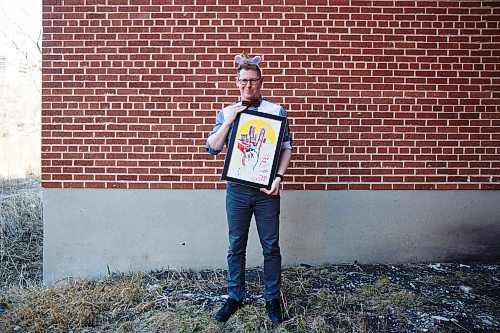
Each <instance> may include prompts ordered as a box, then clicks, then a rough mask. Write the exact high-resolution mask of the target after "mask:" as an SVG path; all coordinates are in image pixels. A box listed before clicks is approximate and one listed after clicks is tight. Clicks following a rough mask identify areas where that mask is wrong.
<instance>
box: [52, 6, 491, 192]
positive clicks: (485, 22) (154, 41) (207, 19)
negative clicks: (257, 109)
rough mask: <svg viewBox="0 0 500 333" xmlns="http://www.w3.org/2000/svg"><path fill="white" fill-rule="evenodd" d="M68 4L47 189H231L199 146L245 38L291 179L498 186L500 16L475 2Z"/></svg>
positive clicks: (57, 61) (58, 10)
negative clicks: (275, 118) (288, 140)
mask: <svg viewBox="0 0 500 333" xmlns="http://www.w3.org/2000/svg"><path fill="white" fill-rule="evenodd" d="M72 3H73V2H67V3H66V2H64V3H63V2H61V1H55V0H54V1H50V0H45V3H44V7H43V8H44V9H43V11H44V13H43V24H44V27H45V28H44V38H43V40H44V41H43V45H44V55H43V63H42V64H43V67H44V72H43V76H42V80H43V83H42V114H43V118H42V138H43V140H42V144H43V147H42V150H43V155H42V158H43V160H42V165H43V169H42V179H43V182H44V183H43V185H44V186H46V187H88V188H96V187H100V188H137V189H142V188H164V189H174V188H188V189H204V188H208V189H223V188H225V184H224V182H222V181H221V180H220V172H221V168H222V165H223V159H224V154H222V155H220V156H217V157H212V156H210V155H208V154H206V152H205V151H204V143H205V140H206V136H207V134H208V132H209V131H210V130H211V128H212V125H213V122H214V118H215V115H216V113H217V111H218V110H220V109H221V108H222V107H224V106H226V105H227V104H229V103H232V102H234V100H236V99H237V98H238V97H237V91H235V84H234V79H233V77H234V63H233V61H232V57H233V56H232V54H235V53H236V52H241V51H242V50H241V48H247V51H249V52H250V53H261V54H262V55H263V56H264V63H263V67H264V72H265V75H266V81H265V82H264V90H263V91H264V93H265V96H266V97H269V98H271V99H272V100H273V101H276V102H279V103H282V104H283V105H284V106H286V108H287V110H288V111H289V116H290V121H289V122H290V124H291V129H292V134H293V137H294V145H295V152H296V153H295V154H294V160H293V161H292V164H291V168H290V169H291V170H289V171H290V172H289V173H291V172H293V175H294V176H293V177H291V179H289V180H288V181H287V184H285V188H287V189H296V190H304V189H306V190H307V189H311V190H314V189H320V190H346V189H350V190H360V189H371V190H415V189H432V190H456V189H489V188H491V187H494V186H491V185H488V184H490V182H491V180H490V176H491V177H497V178H495V179H498V176H497V175H498V172H497V170H498V165H497V167H496V168H493V167H492V163H493V162H495V161H498V157H497V156H498V144H497V142H498V139H500V138H499V137H498V135H496V129H497V127H498V125H499V124H498V122H496V123H494V122H493V120H495V119H498V117H496V115H497V114H498V111H499V109H498V102H499V99H498V96H497V95H496V94H494V93H492V92H493V91H496V90H495V88H496V87H498V86H500V84H499V82H498V80H497V79H496V78H497V76H498V75H496V72H497V71H498V66H496V59H495V58H494V57H493V52H494V50H495V46H494V45H493V44H492V41H493V39H492V38H493V37H494V36H495V35H496V34H497V31H496V30H494V29H495V28H496V25H494V23H495V22H496V20H495V19H497V17H495V16H494V15H490V12H489V11H487V10H485V8H483V7H482V6H481V2H477V3H475V4H474V5H471V6H468V3H467V2H452V3H451V4H448V3H447V2H444V1H438V2H433V1H422V2H419V5H418V6H416V5H415V2H414V1H398V2H397V3H396V4H397V5H396V6H394V1H380V2H377V4H375V5H374V4H372V3H371V2H368V1H361V0H360V1H351V2H349V1H326V0H315V1H312V2H310V3H309V2H308V3H307V6H305V4H304V3H303V2H302V3H301V2H297V1H286V2H275V1H272V0H269V1H265V2H264V3H262V2H261V1H256V3H255V5H256V6H257V7H255V8H256V9H258V11H253V12H250V10H247V11H242V10H241V7H239V6H233V5H232V4H231V3H230V2H229V1H223V2H221V3H219V4H218V5H212V4H211V3H209V2H206V5H207V7H206V8H204V10H203V12H202V11H200V10H199V8H198V7H197V6H192V3H188V2H185V1H182V0H176V2H175V5H174V6H166V5H164V3H163V2H161V1H157V0H138V1H133V2H132V3H131V5H124V4H123V3H122V2H121V1H118V0H113V1H107V2H106V1H103V0H88V1H87V3H86V6H72V5H70V4H72ZM75 3H76V2H75ZM181 4H182V5H184V6H185V7H184V9H185V10H184V12H183V13H181V12H179V11H178V9H177V7H176V6H179V5H181ZM458 4H460V6H459V5H458ZM95 6H99V11H98V12H94V7H95ZM141 11H142V12H141ZM261 12H265V13H266V15H265V16H262V15H261V14H260V13H261ZM235 14H237V15H236V16H235ZM234 17H237V19H235V18H234ZM75 20H79V21H78V23H79V24H78V25H77V24H76V21H75ZM243 25H246V26H247V28H246V29H245V31H244V32H243V31H241V30H240V28H239V27H240V26H243ZM459 32H460V34H459ZM251 37H258V43H257V44H255V43H254V44H250V43H247V42H244V41H242V38H251ZM237 41H239V42H237ZM457 59H458V61H457ZM84 152H85V153H86V154H85V157H84V158H82V156H81V154H82V153H84ZM88 163H89V165H86V164H88ZM426 163H431V164H430V165H427V164H426ZM464 163H466V164H465V166H464ZM467 163H468V164H467ZM473 163H474V165H473ZM61 168H63V170H61ZM106 173H109V174H106ZM434 173H435V174H434ZM469 175H471V176H473V175H476V176H477V175H488V176H481V177H475V178H474V179H469V180H470V181H471V182H473V183H472V184H471V183H464V179H465V178H464V177H469ZM68 176H72V177H71V178H68V179H58V178H66V177H68ZM337 177H339V178H337ZM340 177H342V178H340ZM422 177H423V178H422ZM443 177H444V178H443ZM339 182H340V183H339Z"/></svg>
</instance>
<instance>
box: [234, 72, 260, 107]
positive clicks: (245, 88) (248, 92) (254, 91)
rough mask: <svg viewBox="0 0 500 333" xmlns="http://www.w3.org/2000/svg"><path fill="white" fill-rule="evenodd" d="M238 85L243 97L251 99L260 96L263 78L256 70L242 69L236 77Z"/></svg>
mask: <svg viewBox="0 0 500 333" xmlns="http://www.w3.org/2000/svg"><path fill="white" fill-rule="evenodd" d="M236 86H237V87H238V89H240V94H241V99H244V100H247V101H251V100H254V99H257V98H259V97H260V88H261V87H262V80H261V79H259V74H257V72H256V71H254V70H251V69H250V70H248V69H242V70H241V71H240V74H239V77H237V78H236Z"/></svg>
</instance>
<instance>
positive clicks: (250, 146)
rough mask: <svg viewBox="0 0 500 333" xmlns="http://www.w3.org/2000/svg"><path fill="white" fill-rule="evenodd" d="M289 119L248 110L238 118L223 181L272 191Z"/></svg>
mask: <svg viewBox="0 0 500 333" xmlns="http://www.w3.org/2000/svg"><path fill="white" fill-rule="evenodd" d="M285 123H286V118H284V117H280V116H276V115H272V114H267V113H262V112H256V111H248V110H247V111H244V112H242V113H240V114H239V115H238V117H237V118H236V120H235V122H234V124H233V129H232V131H231V137H230V138H229V143H228V147H227V153H226V159H225V161H224V170H223V171H222V179H224V180H228V181H232V182H235V183H240V184H244V185H248V186H252V187H257V188H267V189H270V188H271V185H272V183H273V181H274V178H275V176H276V170H277V168H278V160H279V155H280V151H281V143H282V141H283V133H284V131H285Z"/></svg>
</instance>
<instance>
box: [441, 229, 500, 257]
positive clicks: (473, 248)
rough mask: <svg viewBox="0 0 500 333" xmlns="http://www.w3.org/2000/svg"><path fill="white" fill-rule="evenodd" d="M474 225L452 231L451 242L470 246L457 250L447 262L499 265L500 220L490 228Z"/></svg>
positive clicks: (450, 234)
mask: <svg viewBox="0 0 500 333" xmlns="http://www.w3.org/2000/svg"><path fill="white" fill-rule="evenodd" d="M471 223H472V222H471ZM472 224H473V223H472ZM472 224H471V225H467V226H464V227H461V228H456V229H451V230H450V233H449V234H448V237H449V238H450V240H449V241H450V242H456V244H468V246H467V247H466V248H463V249H462V250H460V249H456V250H455V251H456V252H455V253H453V254H452V255H450V256H449V257H447V261H450V262H452V261H460V262H485V263H499V262H500V219H499V220H498V221H496V222H494V223H492V224H491V226H490V227H484V226H478V227H475V226H474V225H472ZM478 224H479V223H478Z"/></svg>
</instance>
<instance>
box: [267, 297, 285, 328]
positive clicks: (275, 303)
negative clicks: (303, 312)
mask: <svg viewBox="0 0 500 333" xmlns="http://www.w3.org/2000/svg"><path fill="white" fill-rule="evenodd" d="M266 310H267V315H268V316H269V319H271V321H272V322H273V323H277V324H279V323H281V322H283V312H282V310H281V301H280V299H279V298H275V299H273V300H272V301H269V302H266Z"/></svg>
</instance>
